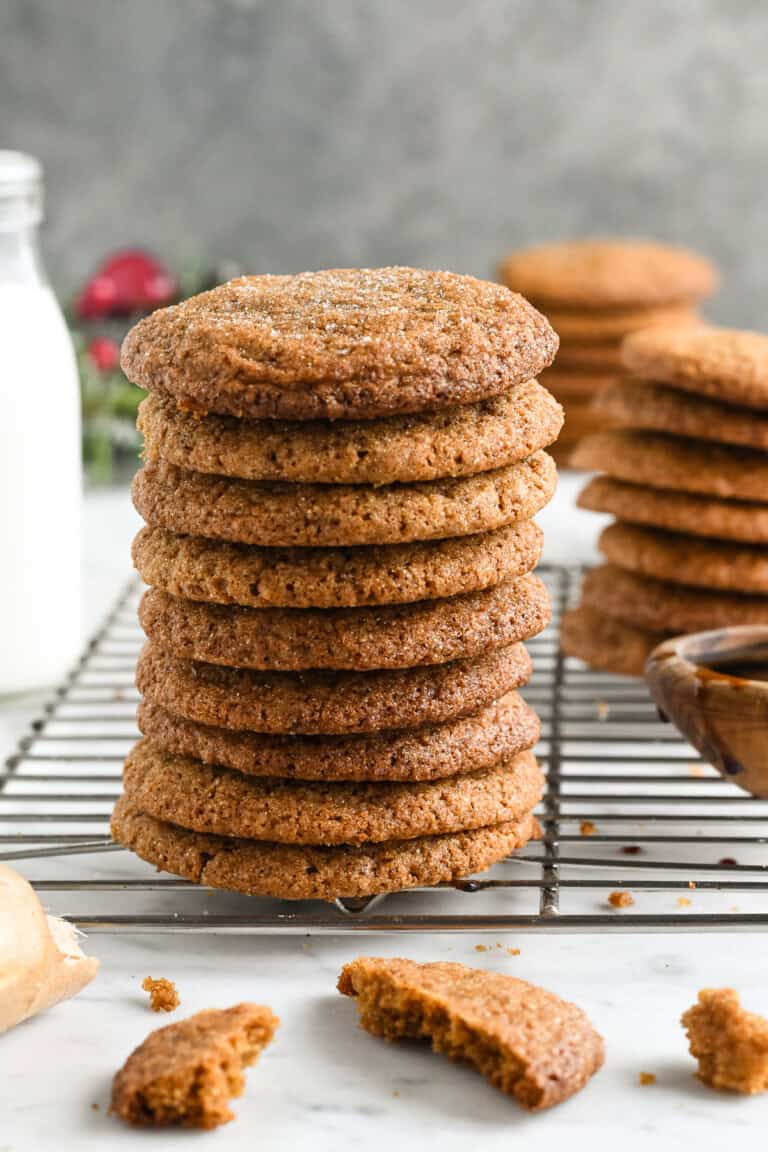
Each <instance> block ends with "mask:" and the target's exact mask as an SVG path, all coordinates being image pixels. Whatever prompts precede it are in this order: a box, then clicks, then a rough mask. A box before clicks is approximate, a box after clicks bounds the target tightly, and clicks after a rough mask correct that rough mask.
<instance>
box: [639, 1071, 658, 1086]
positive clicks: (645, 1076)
mask: <svg viewBox="0 0 768 1152" xmlns="http://www.w3.org/2000/svg"><path fill="white" fill-rule="evenodd" d="M640 1083H641V1084H642V1085H643V1087H644V1088H646V1087H647V1086H648V1085H649V1084H655V1083H656V1076H655V1075H654V1073H653V1072H641V1073H640Z"/></svg>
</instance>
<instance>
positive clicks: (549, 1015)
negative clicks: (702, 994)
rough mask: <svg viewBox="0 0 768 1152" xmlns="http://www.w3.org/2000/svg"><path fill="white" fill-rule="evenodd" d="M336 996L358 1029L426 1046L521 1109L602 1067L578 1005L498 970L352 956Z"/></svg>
mask: <svg viewBox="0 0 768 1152" xmlns="http://www.w3.org/2000/svg"><path fill="white" fill-rule="evenodd" d="M339 992H341V993H342V995H344V996H354V998H355V1000H356V1001H357V1010H358V1012H359V1014H360V1025H361V1027H362V1028H364V1029H365V1030H366V1032H370V1033H372V1034H373V1035H374V1036H383V1037H384V1039H386V1040H400V1039H407V1040H429V1041H430V1042H431V1044H432V1048H433V1051H435V1052H440V1053H442V1054H443V1055H445V1056H447V1057H448V1059H449V1060H453V1061H464V1062H466V1063H468V1064H470V1065H471V1066H472V1067H473V1068H476V1069H477V1071H478V1072H481V1073H482V1074H483V1075H484V1076H486V1077H487V1079H488V1080H489V1081H490V1083H491V1084H493V1086H494V1087H495V1088H498V1089H500V1091H502V1092H506V1093H507V1094H508V1095H510V1096H514V1097H515V1099H516V1100H517V1101H518V1103H520V1104H522V1105H523V1107H524V1108H527V1109H529V1110H530V1111H540V1110H541V1109H543V1108H551V1107H552V1105H553V1104H559V1103H561V1102H562V1101H563V1100H567V1099H568V1097H569V1096H573V1095H574V1093H576V1092H578V1091H579V1090H580V1089H581V1088H583V1087H584V1085H585V1084H586V1083H587V1081H588V1080H589V1078H590V1077H591V1076H594V1074H595V1072H597V1071H599V1069H600V1068H601V1066H602V1064H603V1059H604V1055H605V1052H604V1045H603V1040H602V1037H601V1036H600V1035H599V1034H598V1033H597V1032H596V1031H595V1029H594V1028H593V1027H592V1025H591V1023H590V1021H589V1020H588V1018H587V1016H586V1015H585V1014H584V1012H582V1010H581V1009H580V1008H577V1007H576V1005H575V1004H571V1003H569V1002H568V1001H566V1000H561V999H560V997H559V996H555V995H553V994H552V993H551V992H547V991H546V990H545V989H544V988H537V987H536V986H535V985H533V984H527V983H526V982H525V981H524V980H518V979H516V978H515V977H514V976H507V975H506V974H505V973H501V972H490V971H488V970H487V969H477V968H468V967H466V966H465V965H464V964H452V963H447V962H444V961H443V962H439V963H434V964H417V963H416V962H415V961H413V960H392V959H379V958H376V957H367V956H361V957H360V958H359V959H357V960H353V961H352V962H351V963H349V964H345V965H344V967H343V968H342V970H341V976H340V977H339Z"/></svg>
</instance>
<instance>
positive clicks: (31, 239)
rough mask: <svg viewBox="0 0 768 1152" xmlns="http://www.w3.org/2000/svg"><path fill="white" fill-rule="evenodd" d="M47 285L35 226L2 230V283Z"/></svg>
mask: <svg viewBox="0 0 768 1152" xmlns="http://www.w3.org/2000/svg"><path fill="white" fill-rule="evenodd" d="M3 282H5V283H13V284H46V283H47V279H46V275H45V269H44V268H43V264H42V260H41V259H40V251H39V246H38V238H37V228H36V226H35V225H34V224H31V225H25V226H22V227H20V228H14V229H9V230H8V231H5V230H3V229H1V228H0V283H3Z"/></svg>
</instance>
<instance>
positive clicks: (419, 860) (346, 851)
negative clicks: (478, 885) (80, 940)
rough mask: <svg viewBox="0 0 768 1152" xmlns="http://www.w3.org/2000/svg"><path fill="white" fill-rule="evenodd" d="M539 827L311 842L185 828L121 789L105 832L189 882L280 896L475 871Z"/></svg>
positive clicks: (308, 896) (427, 881)
mask: <svg viewBox="0 0 768 1152" xmlns="http://www.w3.org/2000/svg"><path fill="white" fill-rule="evenodd" d="M537 835H539V825H538V822H537V820H536V818H535V816H527V817H525V818H524V819H523V820H520V821H512V822H511V823H508V824H495V825H493V826H491V827H487V828H478V829H476V830H475V831H471V832H449V833H444V834H443V835H441V836H422V837H419V838H418V839H415V840H404V841H389V842H387V841H385V842H384V843H381V844H366V845H359V846H353V845H341V846H338V847H313V846H312V845H307V844H301V845H299V844H274V843H269V842H267V841H264V840H238V839H235V838H234V837H231V836H229V837H228V836H211V835H207V834H205V833H202V832H188V831H187V830H186V829H184V828H179V827H178V826H177V825H175V824H168V823H165V822H164V821H162V820H155V819H154V817H152V816H147V815H146V814H145V813H143V812H140V811H138V810H137V809H136V808H134V807H133V805H131V804H130V803H129V801H128V800H127V799H126V798H125V797H124V796H122V797H120V799H119V800H118V801H117V804H116V805H115V809H114V812H113V813H112V836H113V838H114V839H115V841H116V842H117V843H118V844H122V845H123V847H124V848H130V849H131V850H132V851H133V852H135V853H136V855H137V856H140V857H141V859H142V860H146V861H147V863H149V864H153V865H154V866H155V867H156V868H159V869H160V870H161V871H163V872H171V873H172V874H174V875H176V876H182V877H183V878H184V879H185V880H191V881H192V882H193V883H195V884H205V885H209V886H210V887H211V888H225V889H228V890H229V891H233V892H244V893H246V894H247V895H250V896H272V897H276V898H278V899H281V900H329V901H333V900H337V899H340V898H343V897H356V896H357V897H364V896H376V895H378V894H380V893H384V892H398V891H401V890H402V889H404V888H416V887H419V886H422V885H425V886H432V885H435V884H450V883H451V881H456V880H460V879H463V878H464V877H466V876H471V875H472V874H474V873H476V872H482V871H484V870H485V869H486V868H489V867H490V866H491V864H495V863H496V862H497V861H499V860H503V859H504V857H505V856H508V855H509V854H510V853H511V852H514V851H515V849H517V848H522V847H523V845H524V844H527V843H528V841H529V840H530V839H532V838H533V837H535V836H537Z"/></svg>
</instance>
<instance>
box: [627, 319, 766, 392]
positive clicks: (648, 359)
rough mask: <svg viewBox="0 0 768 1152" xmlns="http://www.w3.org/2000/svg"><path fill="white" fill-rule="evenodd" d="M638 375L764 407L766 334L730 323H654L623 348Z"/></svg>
mask: <svg viewBox="0 0 768 1152" xmlns="http://www.w3.org/2000/svg"><path fill="white" fill-rule="evenodd" d="M622 356H623V359H624V363H625V365H626V366H627V367H628V368H629V369H630V371H632V372H634V373H635V374H636V375H637V376H647V377H648V378H649V379H651V380H660V381H663V382H664V383H665V384H673V385H674V386H675V387H676V388H682V389H683V390H685V391H686V392H694V393H696V394H697V395H700V396H709V397H711V398H712V399H714V400H721V401H724V402H727V403H730V404H746V405H747V406H748V407H752V408H763V409H765V408H768V336H763V335H762V334H761V333H760V332H739V331H737V330H735V329H732V328H711V327H707V328H690V329H686V328H678V329H669V328H659V329H655V330H651V331H648V332H638V333H635V334H634V335H633V336H630V337H628V338H627V340H626V341H625V343H624V346H623V348H622Z"/></svg>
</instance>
